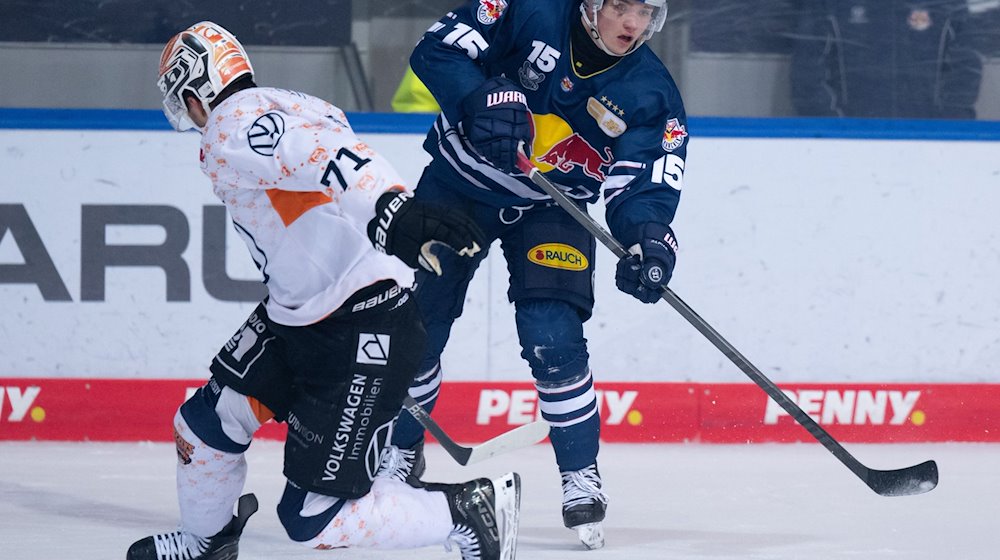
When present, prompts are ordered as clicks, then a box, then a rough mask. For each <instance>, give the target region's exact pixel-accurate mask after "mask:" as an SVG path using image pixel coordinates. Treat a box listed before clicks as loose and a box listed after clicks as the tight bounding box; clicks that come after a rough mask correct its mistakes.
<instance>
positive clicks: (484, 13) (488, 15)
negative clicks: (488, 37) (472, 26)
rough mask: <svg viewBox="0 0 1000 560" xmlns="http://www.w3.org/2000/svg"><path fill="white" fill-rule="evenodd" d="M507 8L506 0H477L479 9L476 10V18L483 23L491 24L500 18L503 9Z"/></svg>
mask: <svg viewBox="0 0 1000 560" xmlns="http://www.w3.org/2000/svg"><path fill="white" fill-rule="evenodd" d="M506 8H507V1H506V0H479V9H478V10H476V19H478V20H479V23H481V24H483V25H492V24H494V23H496V22H497V20H498V19H500V16H502V15H503V11H504V10H505V9H506Z"/></svg>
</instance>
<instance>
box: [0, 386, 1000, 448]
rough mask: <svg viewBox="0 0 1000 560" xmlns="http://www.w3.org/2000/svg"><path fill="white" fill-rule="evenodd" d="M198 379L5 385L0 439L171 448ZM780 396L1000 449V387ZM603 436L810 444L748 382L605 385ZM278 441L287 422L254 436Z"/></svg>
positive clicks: (466, 390) (515, 409)
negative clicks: (177, 415)
mask: <svg viewBox="0 0 1000 560" xmlns="http://www.w3.org/2000/svg"><path fill="white" fill-rule="evenodd" d="M199 385H200V383H199V382H197V381H195V380H152V379H147V380H134V379H38V378H33V379H29V378H7V379H4V378H0V440H57V441H145V440H149V441H170V440H172V438H173V433H172V421H171V420H172V418H173V415H174V412H175V411H176V410H177V407H178V406H179V405H180V404H181V402H183V400H184V399H185V398H186V397H187V396H188V395H190V394H191V392H192V391H194V390H195V389H196V388H197V387H198V386H199ZM782 390H783V391H785V393H786V394H787V395H788V396H789V397H790V398H791V399H792V400H793V401H795V402H796V404H798V406H799V407H800V408H801V409H802V410H803V411H804V412H806V413H807V414H809V415H810V416H812V417H813V419H814V420H816V421H817V422H819V423H820V424H821V425H822V426H823V427H824V428H826V429H827V430H828V431H829V432H830V433H831V434H832V435H833V436H834V437H836V438H838V439H840V440H842V441H851V442H862V443H917V442H948V441H961V442H1000V430H998V429H996V426H997V420H1000V411H998V409H997V407H996V403H997V402H1000V385H993V384H975V385H960V384H849V385H847V384H793V385H785V386H782ZM597 400H598V404H599V406H600V409H601V423H602V428H601V438H602V440H603V441H606V442H617V443H676V442H705V443H762V442H799V441H802V442H809V441H813V439H812V437H811V436H810V435H809V434H808V433H807V432H806V431H805V430H804V429H802V428H801V427H800V426H798V425H797V424H796V422H795V421H794V420H793V419H791V418H790V417H789V416H788V415H787V414H785V412H784V411H783V410H781V409H780V407H778V406H777V405H776V404H775V403H774V401H772V400H770V399H769V398H768V397H767V395H766V394H765V393H764V392H763V391H762V390H760V389H759V388H758V387H757V386H756V385H752V384H749V383H731V384H697V383H603V384H602V383H598V384H597ZM537 414H538V406H537V399H536V394H535V390H534V387H533V386H532V385H530V384H527V383H483V382H451V383H445V384H444V385H443V386H442V391H441V399H440V401H439V404H438V407H437V408H436V409H435V411H434V417H435V419H437V421H438V422H439V423H440V424H441V425H442V426H443V427H444V428H445V430H446V431H447V432H448V433H449V435H451V436H452V437H453V438H454V439H456V440H458V441H463V442H479V441H484V440H486V439H489V438H490V437H493V436H495V435H498V434H499V433H501V432H504V431H507V430H509V429H511V428H514V427H516V426H519V425H522V424H525V423H527V422H530V421H532V420H534V419H535V418H536V416H537ZM258 437H261V438H265V439H282V438H283V437H284V424H277V423H274V422H270V423H268V424H266V425H265V426H264V427H263V428H262V429H261V431H260V432H259V434H258Z"/></svg>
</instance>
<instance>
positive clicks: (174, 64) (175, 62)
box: [156, 21, 253, 130]
mask: <svg viewBox="0 0 1000 560" xmlns="http://www.w3.org/2000/svg"><path fill="white" fill-rule="evenodd" d="M247 74H249V75H250V76H251V77H252V76H253V67H252V66H251V65H250V57H249V56H247V53H246V51H245V50H244V49H243V45H241V44H240V42H239V41H237V40H236V37H235V36H233V34H232V33H230V32H229V31H226V29H225V28H223V27H222V26H221V25H218V24H216V23H212V22H210V21H203V22H200V23H196V24H194V25H192V26H191V27H189V28H187V29H185V30H184V31H181V32H180V33H178V34H177V35H174V36H173V37H172V38H171V39H170V41H168V42H167V46H165V47H163V53H162V54H161V55H160V73H159V77H158V78H157V81H156V85H157V86H159V88H160V93H162V94H163V113H164V114H165V115H166V116H167V120H169V121H170V124H171V125H172V126H173V127H174V128H175V129H176V130H188V129H191V128H196V126H195V124H194V122H193V121H192V120H191V117H189V116H188V112H187V105H186V104H185V103H184V95H185V93H189V94H191V95H194V97H195V98H196V99H198V101H200V102H201V104H202V106H203V107H204V108H205V112H206V113H209V112H211V109H210V108H209V104H210V103H211V102H212V101H213V100H214V99H215V98H216V96H218V95H219V93H220V92H222V90H224V89H226V86H228V85H229V84H231V83H233V82H235V81H236V80H237V79H238V78H240V77H241V76H244V75H247Z"/></svg>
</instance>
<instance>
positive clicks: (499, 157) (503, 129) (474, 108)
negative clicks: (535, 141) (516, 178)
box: [462, 78, 533, 173]
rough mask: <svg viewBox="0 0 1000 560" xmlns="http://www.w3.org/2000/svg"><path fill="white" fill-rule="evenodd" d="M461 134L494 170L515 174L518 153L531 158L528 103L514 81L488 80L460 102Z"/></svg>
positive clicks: (530, 125) (530, 126) (530, 129)
mask: <svg viewBox="0 0 1000 560" xmlns="http://www.w3.org/2000/svg"><path fill="white" fill-rule="evenodd" d="M462 114H463V115H464V116H463V117H462V134H463V135H464V136H465V138H466V140H468V142H469V144H470V145H472V147H473V148H474V149H475V150H476V151H477V152H479V155H481V156H483V157H484V158H486V160H487V161H489V162H490V163H491V164H493V167H496V168H497V169H499V170H500V171H503V172H504V173H513V172H514V171H517V153H518V151H519V150H520V151H524V153H525V155H527V156H530V155H531V141H532V136H533V134H532V124H531V113H529V112H528V100H527V99H526V98H525V96H524V92H523V91H521V89H520V88H518V87H517V85H515V84H514V82H512V81H510V80H508V79H507V78H490V79H489V80H486V83H484V84H483V85H482V86H480V87H479V89H477V90H476V91H474V92H472V93H471V94H469V95H468V96H467V97H466V98H465V99H464V100H463V101H462Z"/></svg>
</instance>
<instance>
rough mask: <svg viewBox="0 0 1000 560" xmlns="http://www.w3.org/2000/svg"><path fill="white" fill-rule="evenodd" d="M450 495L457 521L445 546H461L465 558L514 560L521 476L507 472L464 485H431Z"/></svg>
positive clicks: (449, 501) (448, 547)
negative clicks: (495, 477) (497, 476)
mask: <svg viewBox="0 0 1000 560" xmlns="http://www.w3.org/2000/svg"><path fill="white" fill-rule="evenodd" d="M427 490H429V491H441V492H444V493H445V496H446V497H447V498H448V507H449V508H450V509H451V520H452V523H454V527H453V528H452V531H451V535H449V537H448V542H447V543H445V549H447V550H448V551H451V545H452V544H454V545H456V546H458V550H459V552H461V553H462V560H514V556H515V554H516V553H517V529H518V516H519V515H520V510H521V477H520V475H518V474H517V473H507V474H505V475H503V476H501V477H500V478H497V479H495V480H489V479H487V478H479V479H476V480H472V481H469V482H466V483H465V484H428V485H427Z"/></svg>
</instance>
